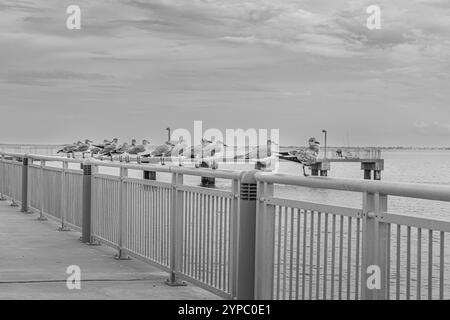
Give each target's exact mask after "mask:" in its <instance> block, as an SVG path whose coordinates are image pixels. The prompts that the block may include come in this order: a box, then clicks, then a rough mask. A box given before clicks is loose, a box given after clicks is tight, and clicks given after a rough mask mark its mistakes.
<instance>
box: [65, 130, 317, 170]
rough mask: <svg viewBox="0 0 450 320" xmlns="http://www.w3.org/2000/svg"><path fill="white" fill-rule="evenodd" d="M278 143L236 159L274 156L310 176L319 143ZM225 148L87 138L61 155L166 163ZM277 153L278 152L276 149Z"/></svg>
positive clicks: (219, 143) (203, 142) (210, 144)
mask: <svg viewBox="0 0 450 320" xmlns="http://www.w3.org/2000/svg"><path fill="white" fill-rule="evenodd" d="M275 146H278V144H277V143H276V142H274V141H271V140H268V141H267V144H266V145H261V146H257V147H254V148H252V150H250V151H249V152H247V153H245V154H243V155H236V156H235V157H234V159H246V160H248V159H258V160H259V159H262V158H264V159H267V158H271V157H273V156H275V157H278V158H279V159H282V160H287V161H293V162H297V163H300V164H301V165H302V166H303V174H304V175H305V176H307V174H306V172H305V167H310V166H311V165H313V164H314V163H316V162H317V158H318V154H319V150H320V142H319V141H318V140H317V139H316V138H315V137H312V138H310V139H309V140H308V146H307V147H306V148H305V147H303V148H298V149H294V150H289V151H284V152H279V151H273V149H274V147H275ZM224 147H227V145H226V144H225V143H223V142H222V141H220V140H215V139H214V138H212V139H211V140H208V139H202V140H201V141H200V144H199V145H195V146H189V145H188V143H187V142H186V141H185V140H184V139H183V138H182V137H180V138H179V140H178V142H172V141H166V142H165V143H163V144H161V145H159V146H156V148H151V147H150V142H149V141H148V140H146V139H144V140H142V143H141V144H137V140H136V139H132V140H131V143H130V144H129V143H127V142H124V143H122V144H119V139H117V138H114V139H112V140H106V139H105V140H104V141H103V143H98V144H95V143H93V142H92V141H91V140H89V139H86V140H85V142H81V141H78V142H75V143H72V144H68V145H65V146H63V148H61V149H60V150H58V153H65V154H68V155H69V154H72V155H74V154H75V153H82V155H83V157H84V155H85V154H86V153H90V154H91V155H92V156H96V155H98V156H108V157H111V159H112V156H113V155H124V156H125V157H129V156H132V155H133V156H137V157H143V158H148V157H153V158H161V162H162V164H164V158H165V157H185V158H191V159H196V158H202V159H204V158H212V157H214V156H215V155H216V154H218V153H220V152H221V151H222V150H223V148H224ZM276 150H278V149H276Z"/></svg>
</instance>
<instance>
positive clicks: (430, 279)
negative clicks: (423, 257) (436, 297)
mask: <svg viewBox="0 0 450 320" xmlns="http://www.w3.org/2000/svg"><path fill="white" fill-rule="evenodd" d="M432 290H433V230H431V229H430V230H428V300H431V299H432V298H433V292H432Z"/></svg>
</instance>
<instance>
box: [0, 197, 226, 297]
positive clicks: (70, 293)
mask: <svg viewBox="0 0 450 320" xmlns="http://www.w3.org/2000/svg"><path fill="white" fill-rule="evenodd" d="M9 204H10V202H9V201H0V299H90V300H91V299H218V297H217V296H215V295H214V294H212V293H209V292H208V291H205V290H203V289H201V288H198V287H195V286H193V285H191V284H189V285H188V286H187V287H169V286H166V285H165V284H164V280H165V279H166V278H167V276H168V275H167V273H165V272H162V271H160V270H159V269H157V268H154V267H152V266H150V265H148V264H146V263H143V262H140V261H137V260H135V259H133V260H126V261H119V260H115V259H114V258H113V256H114V254H115V250H113V249H111V248H108V247H106V246H89V245H86V244H83V243H81V242H80V241H79V240H78V238H79V237H80V234H79V233H78V232H75V231H69V232H60V231H57V228H58V224H56V223H55V222H52V221H45V222H42V221H37V220H36V219H37V214H24V213H21V212H20V210H19V208H17V207H10V206H9ZM70 265H77V266H79V267H80V269H81V289H80V290H69V289H68V288H67V286H66V280H67V278H68V277H69V275H68V274H66V270H67V267H68V266H70Z"/></svg>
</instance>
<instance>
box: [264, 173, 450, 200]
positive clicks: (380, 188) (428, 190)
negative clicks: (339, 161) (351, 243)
mask: <svg viewBox="0 0 450 320" xmlns="http://www.w3.org/2000/svg"><path fill="white" fill-rule="evenodd" d="M255 178H256V180H257V181H261V182H267V183H279V184H287V185H293V186H300V187H309V188H322V189H334V190H341V191H352V192H367V193H374V194H375V193H379V194H384V195H391V196H399V197H408V198H418V199H425V200H437V201H449V202H450V186H446V185H433V184H425V183H424V184H421V183H407V182H385V181H373V180H356V179H344V178H325V177H300V176H293V175H288V174H279V173H277V174H274V173H263V172H258V173H257V174H256V175H255Z"/></svg>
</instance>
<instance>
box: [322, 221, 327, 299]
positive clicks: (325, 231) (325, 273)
mask: <svg viewBox="0 0 450 320" xmlns="http://www.w3.org/2000/svg"><path fill="white" fill-rule="evenodd" d="M324 229H325V230H324V234H325V239H324V240H323V244H324V247H323V300H326V299H327V282H328V279H327V275H328V213H327V212H325V226H324Z"/></svg>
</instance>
